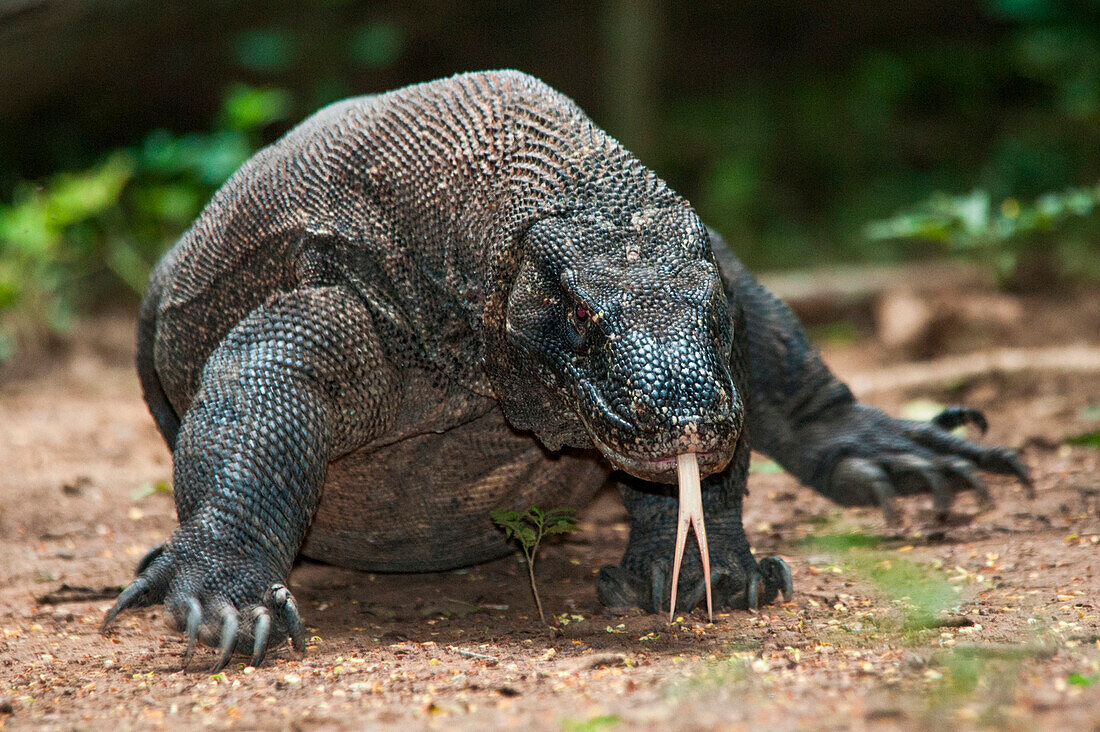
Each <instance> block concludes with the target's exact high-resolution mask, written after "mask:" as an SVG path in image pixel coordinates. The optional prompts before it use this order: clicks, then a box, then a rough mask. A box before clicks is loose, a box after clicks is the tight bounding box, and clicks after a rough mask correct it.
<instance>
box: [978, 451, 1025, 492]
mask: <svg viewBox="0 0 1100 732" xmlns="http://www.w3.org/2000/svg"><path fill="white" fill-rule="evenodd" d="M978 465H979V467H981V468H984V469H986V470H991V471H993V472H996V473H1011V474H1012V475H1015V476H1016V478H1017V480H1019V481H1020V483H1021V484H1023V486H1024V491H1025V492H1026V493H1027V497H1028V498H1035V483H1033V482H1032V480H1031V471H1030V470H1028V468H1027V466H1026V465H1024V464H1023V463H1021V462H1020V456H1019V455H1017V454H1016V452H1015V451H1013V450H991V451H990V452H989V453H987V454H986V455H984V456H983V459H982V460H981V461H980V462H979V463H978Z"/></svg>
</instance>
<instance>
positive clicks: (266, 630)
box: [249, 607, 271, 667]
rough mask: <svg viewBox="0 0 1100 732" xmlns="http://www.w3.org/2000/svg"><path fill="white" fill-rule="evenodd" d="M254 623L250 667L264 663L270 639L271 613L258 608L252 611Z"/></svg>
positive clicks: (263, 608)
mask: <svg viewBox="0 0 1100 732" xmlns="http://www.w3.org/2000/svg"><path fill="white" fill-rule="evenodd" d="M252 615H253V617H254V618H255V623H254V625H253V626H252V637H253V641H252V660H251V661H249V665H250V666H253V667H255V666H259V665H260V664H261V663H263V662H264V655H265V654H266V653H267V641H268V639H269V638H270V637H271V613H270V612H268V610H267V608H266V607H258V608H256V609H255V610H253V611H252Z"/></svg>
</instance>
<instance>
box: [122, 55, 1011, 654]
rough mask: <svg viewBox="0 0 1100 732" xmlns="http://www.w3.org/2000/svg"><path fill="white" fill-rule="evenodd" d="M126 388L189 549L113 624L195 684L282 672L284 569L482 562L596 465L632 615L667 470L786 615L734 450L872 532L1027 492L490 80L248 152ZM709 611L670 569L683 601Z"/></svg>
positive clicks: (513, 82)
mask: <svg viewBox="0 0 1100 732" xmlns="http://www.w3.org/2000/svg"><path fill="white" fill-rule="evenodd" d="M138 373H139V376H140V378H141V382H142V387H143V391H144V394H145V398H146V401H147V402H148V404H149V407H150V411H151V412H152V414H153V417H154V419H155V420H156V422H157V425H158V426H159V428H160V430H161V432H162V434H163V435H164V437H165V440H166V441H167V443H168V445H169V447H170V448H171V449H172V451H173V460H174V483H175V497H176V506H177V511H178V514H179V519H180V526H179V528H178V529H177V530H176V531H175V533H174V534H173V535H172V537H171V538H170V539H169V540H168V541H167V542H166V543H165V545H164V546H163V547H161V548H158V549H157V550H155V551H154V552H152V553H151V554H150V555H149V556H148V557H147V558H146V560H144V561H143V562H142V565H141V566H140V567H139V576H138V578H137V579H136V580H135V581H134V583H133V584H131V585H130V586H129V587H128V588H127V589H126V590H125V591H124V593H123V594H122V596H120V598H119V601H118V603H117V604H116V606H115V607H114V608H113V609H112V610H111V612H110V613H109V614H108V618H107V621H106V623H109V622H110V621H111V619H113V618H114V617H115V616H116V615H117V613H118V612H120V611H122V610H124V609H126V608H128V607H135V606H140V605H148V604H152V603H156V602H163V603H164V604H165V605H166V607H167V609H168V612H169V613H170V615H171V616H172V617H173V618H174V619H175V621H176V623H177V626H178V627H179V628H180V629H182V630H184V631H185V632H186V634H187V636H188V638H189V640H190V642H189V646H188V651H187V656H189V655H190V653H191V650H192V648H193V647H194V645H195V643H196V642H197V641H198V640H202V641H204V642H208V643H211V644H216V645H218V646H219V647H220V649H221V654H220V656H219V660H218V663H217V665H216V668H221V667H223V666H224V665H225V664H226V663H227V662H228V661H229V659H230V658H231V655H232V653H233V652H234V651H239V652H245V653H251V654H252V663H253V664H257V663H260V662H261V661H262V660H263V656H264V654H265V652H266V650H267V648H268V646H269V644H270V643H273V642H281V641H282V640H283V639H286V638H287V637H289V638H290V639H291V640H292V641H293V642H294V644H295V645H296V646H298V647H299V648H300V647H301V641H302V623H301V618H300V617H299V615H298V611H297V608H296V605H295V603H294V599H293V597H292V595H291V594H290V592H289V590H288V589H287V588H286V586H285V585H286V582H287V575H288V572H289V570H290V566H291V563H292V561H293V560H294V557H295V556H296V555H297V554H298V553H299V552H304V553H306V554H309V555H310V556H314V557H318V558H322V559H324V560H326V561H330V562H334V563H341V564H346V565H349V566H356V567H361V568H384V569H388V570H400V569H407V570H423V569H432V568H443V567H453V566H459V565H462V564H464V563H472V562H476V561H484V560H485V559H489V558H492V557H494V556H500V555H502V554H503V553H506V552H507V551H508V545H507V543H506V542H504V541H503V539H502V538H501V537H500V535H499V534H498V533H497V532H495V530H494V528H493V526H492V524H491V521H490V519H489V512H490V511H491V510H492V509H494V508H524V507H525V506H526V505H529V504H531V503H539V504H542V505H551V504H552V505H560V504H563V503H569V502H572V503H581V502H583V501H584V500H586V499H587V497H589V496H590V495H591V494H592V493H593V492H594V491H595V490H596V489H598V488H599V486H600V485H601V484H602V483H603V482H604V481H605V480H606V479H607V477H608V474H609V472H610V469H611V466H615V467H618V468H621V469H622V470H623V471H625V473H626V475H625V476H624V477H623V478H622V480H621V481H620V482H621V484H622V491H623V498H624V502H625V504H626V506H627V508H628V510H629V512H630V516H631V534H630V541H629V544H628V547H627V550H626V554H625V556H624V559H623V562H622V564H621V565H620V566H619V567H610V568H605V570H604V571H602V572H601V575H600V578H599V585H598V590H599V595H600V599H601V600H602V601H603V602H605V603H606V604H609V605H626V604H630V605H639V606H642V607H645V608H647V609H649V610H652V611H658V610H661V609H662V604H663V605H664V607H667V603H668V597H669V594H670V589H671V588H670V587H668V582H669V571H668V567H669V565H670V561H671V550H672V546H673V537H674V536H675V517H676V505H675V499H674V497H673V496H672V494H671V492H670V489H669V486H668V485H667V484H669V483H671V482H674V481H675V475H676V472H675V471H676V460H675V456H676V455H677V454H678V453H681V452H685V451H693V452H695V453H697V454H698V456H699V461H700V468H701V473H702V475H703V476H705V477H706V479H705V481H704V489H705V493H704V512H705V513H706V515H707V526H708V530H709V532H710V561H711V565H712V566H713V567H714V568H715V573H714V578H713V586H714V590H715V599H716V600H717V604H719V605H720V606H730V607H755V606H756V605H757V604H758V603H759V602H761V601H768V600H770V599H771V598H773V597H774V596H775V595H776V593H777V592H779V591H783V592H789V591H790V573H789V571H788V570H787V568H786V566H785V565H784V564H783V563H782V561H781V560H776V559H767V560H763V561H761V562H759V563H757V562H756V560H755V559H754V558H753V556H752V554H751V552H750V550H749V546H748V543H747V541H746V539H745V534H744V530H743V528H742V525H741V499H742V496H743V494H744V491H745V481H746V473H747V460H748V453H749V444H750V440H751V444H752V445H753V446H755V447H757V448H759V449H761V450H763V451H764V452H766V453H768V454H770V455H772V456H773V457H775V459H776V460H778V461H779V462H780V463H781V464H782V465H783V466H784V467H786V468H787V469H788V470H790V471H791V472H792V473H793V474H794V475H796V476H797V477H798V478H799V479H800V480H802V481H803V482H805V483H806V484H808V485H810V486H812V487H814V488H816V489H817V490H819V491H821V492H822V493H823V494H825V495H827V496H830V497H831V498H833V499H834V500H836V501H838V502H840V503H843V504H848V505H853V504H869V503H880V504H881V505H882V506H883V508H884V509H885V510H887V511H888V512H893V511H895V509H894V503H893V497H894V495H895V494H898V493H907V492H921V491H923V492H932V493H933V494H934V495H935V497H936V501H937V505H938V506H939V507H940V508H942V509H943V510H946V507H947V505H948V503H949V501H950V498H951V496H952V495H953V493H954V491H955V490H957V489H966V488H976V489H978V490H980V491H982V492H983V493H982V495H985V493H984V490H985V489H984V488H983V487H981V481H980V479H979V478H978V476H977V472H976V471H977V470H978V469H983V470H990V471H994V472H1013V473H1016V474H1018V475H1020V476H1021V477H1023V478H1024V479H1025V480H1026V472H1025V471H1024V469H1023V468H1022V467H1021V466H1020V465H1019V463H1018V462H1017V461H1016V459H1015V457H1014V456H1013V454H1012V453H1011V452H1010V451H1007V450H1003V449H1000V448H984V447H980V446H977V445H973V444H971V443H967V442H964V441H961V440H959V439H957V438H954V437H952V436H951V435H949V434H948V433H947V432H945V431H944V429H943V428H945V427H949V426H951V424H954V423H957V422H959V421H967V420H971V421H973V420H975V417H974V414H973V413H972V412H968V411H966V410H956V411H955V412H952V413H951V414H948V415H946V416H945V417H944V419H943V420H942V421H941V423H940V424H939V425H936V424H924V423H912V422H903V421H898V420H893V419H891V418H890V417H887V416H886V415H885V414H882V413H881V412H879V411H877V410H875V409H873V408H871V407H868V406H866V405H863V404H859V403H858V402H856V401H855V400H854V399H853V398H852V395H851V393H850V392H849V391H848V390H847V388H846V387H845V386H844V385H843V384H841V383H840V382H839V381H838V380H837V379H836V378H835V377H834V376H833V374H832V373H831V372H829V370H828V369H827V368H826V367H825V366H824V364H823V363H822V362H821V360H820V358H819V357H818V356H817V354H816V352H815V351H814V350H813V348H812V347H811V346H810V344H809V341H808V340H807V338H806V335H805V333H804V332H803V331H802V329H801V327H800V326H799V324H798V323H797V321H796V320H795V318H794V316H793V315H791V313H790V311H789V310H788V309H787V308H786V307H785V306H783V305H782V303H780V302H779V301H778V300H776V299H775V298H774V297H772V296H771V295H770V294H768V293H767V292H766V291H764V290H763V288H761V287H760V285H759V284H758V283H757V282H756V281H755V280H754V279H753V278H752V275H750V274H749V273H748V272H747V271H746V270H745V269H744V267H743V266H742V265H741V264H740V262H738V261H737V260H736V259H735V258H734V257H733V255H732V254H730V253H729V251H728V249H727V248H726V246H725V244H724V243H723V242H722V241H721V239H720V237H718V236H717V235H716V234H715V233H714V232H711V231H709V230H708V229H707V228H706V227H705V226H704V225H703V224H702V222H701V221H700V220H699V218H698V217H697V216H696V214H695V212H694V211H693V210H692V209H691V207H690V205H689V204H688V203H687V202H686V201H684V200H683V199H682V198H680V197H679V196H678V195H677V194H676V193H674V192H673V191H671V190H670V189H669V188H668V187H667V186H666V185H665V184H664V183H663V182H662V181H661V180H660V179H659V178H658V177H657V176H656V175H655V174H654V173H653V172H652V171H650V170H648V169H647V168H645V167H644V166H643V165H642V164H641V163H640V162H638V160H637V159H636V158H635V157H634V156H633V155H631V154H630V153H629V152H627V151H626V150H624V149H623V148H622V147H621V146H620V145H619V144H618V143H617V142H615V141H614V140H612V139H611V138H610V137H608V136H607V135H606V134H605V133H604V132H603V131H601V130H600V129H598V128H597V127H595V125H594V124H593V123H592V122H591V121H590V120H589V119H588V118H587V117H586V116H585V115H584V113H583V112H581V110H580V109H578V108H577V107H576V105H575V104H573V102H571V101H570V100H568V99H567V98H565V97H563V96H562V95H560V94H558V93H557V92H555V91H553V90H552V89H550V88H549V87H547V86H546V85H545V84H543V83H542V82H540V81H538V80H537V79H533V78H532V77H529V76H526V75H524V74H520V73H518V72H511V71H503V72H484V73H477V74H468V75H463V76H457V77H454V78H451V79H445V80H441V81H435V82H431V83H428V84H422V85H418V86H413V87H408V88H406V89H401V90H398V91H395V92H391V93H388V94H384V95H380V96H375V97H362V98H358V99H351V100H348V101H345V102H341V103H338V104H335V105H332V106H331V107H328V108H326V109H324V110H322V111H321V112H319V113H317V114H316V115H314V116H313V117H311V118H310V119H308V120H306V121H305V122H304V123H302V124H301V125H300V126H299V127H297V128H296V129H294V130H293V131H291V132H290V133H289V134H288V135H287V136H286V137H284V138H283V139H282V140H280V141H279V142H277V143H276V144H275V145H273V146H271V147H269V148H267V149H265V150H263V151H261V152H260V153H258V154H257V155H256V156H255V157H254V158H252V159H251V160H250V161H249V162H248V163H246V164H245V165H244V166H243V167H242V168H241V170H240V171H238V172H237V174H236V175H234V176H233V178H232V179H230V181H229V182H228V183H226V185H225V186H224V187H223V188H222V189H221V190H220V191H219V192H218V193H217V194H216V195H215V196H214V198H213V200H212V201H211V202H210V204H209V205H208V206H207V208H206V210H205V211H204V212H203V214H202V215H201V216H200V218H199V219H198V221H196V223H195V225H194V226H193V227H192V228H191V230H190V231H188V232H187V234H185V235H184V237H183V238H182V239H181V240H180V241H179V242H178V243H177V244H176V246H175V247H174V248H173V249H172V250H171V251H170V252H169V253H168V254H167V255H165V257H164V259H163V260H162V261H161V262H160V264H159V265H158V266H157V268H156V271H155V272H154V274H153V278H152V281H151V283H150V286H149V289H148V292H147V295H146V298H145V301H144V303H143V305H142V310H141V317H140V325H139V328H138ZM601 458H602V459H601ZM395 461H397V462H400V463H401V464H400V465H394V462H395ZM609 463H610V465H609ZM708 476H709V477H708ZM307 536H308V538H307ZM703 589H704V588H703V587H702V585H701V584H700V575H699V562H698V560H694V561H692V559H691V558H689V560H688V562H687V564H686V566H685V569H684V572H683V574H682V575H681V587H680V592H679V598H680V602H679V604H680V606H681V608H682V609H685V610H686V609H690V608H691V607H693V606H694V604H695V603H696V602H698V600H699V599H700V598H701V597H702V595H703ZM106 623H105V625H106Z"/></svg>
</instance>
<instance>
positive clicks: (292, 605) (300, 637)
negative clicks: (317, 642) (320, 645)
mask: <svg viewBox="0 0 1100 732" xmlns="http://www.w3.org/2000/svg"><path fill="white" fill-rule="evenodd" d="M268 591H269V592H270V593H271V600H272V605H273V606H274V607H275V609H276V611H277V612H278V613H279V617H280V618H282V621H283V624H284V625H286V630H287V633H288V634H289V635H290V642H291V644H292V645H293V646H294V650H296V651H298V652H299V653H305V652H306V634H305V630H304V628H303V627H302V616H301V615H299V614H298V603H297V602H295V600H294V595H292V594H290V590H288V589H287V588H286V585H283V584H278V583H276V584H274V585H272V586H271V588H270V589H269V590H268Z"/></svg>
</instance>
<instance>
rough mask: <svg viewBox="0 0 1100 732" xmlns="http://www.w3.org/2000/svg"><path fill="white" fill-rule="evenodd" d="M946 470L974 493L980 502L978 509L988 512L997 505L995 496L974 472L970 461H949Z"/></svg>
mask: <svg viewBox="0 0 1100 732" xmlns="http://www.w3.org/2000/svg"><path fill="white" fill-rule="evenodd" d="M944 469H945V470H947V471H949V472H950V473H951V475H953V476H954V477H955V478H956V479H957V480H959V481H961V482H962V483H963V484H964V485H965V486H966V487H967V488H969V489H971V490H972V491H974V497H975V498H976V499H977V500H978V508H980V509H981V510H982V511H988V510H990V509H992V508H993V507H994V506H995V505H996V502H995V501H994V500H993V495H992V494H991V493H990V492H989V489H988V488H986V486H985V483H984V482H983V481H982V479H981V477H980V476H979V475H978V474H977V473H976V472H975V471H974V468H973V467H971V465H970V462H969V461H967V460H963V459H962V458H955V459H952V460H947V461H945V462H944Z"/></svg>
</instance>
